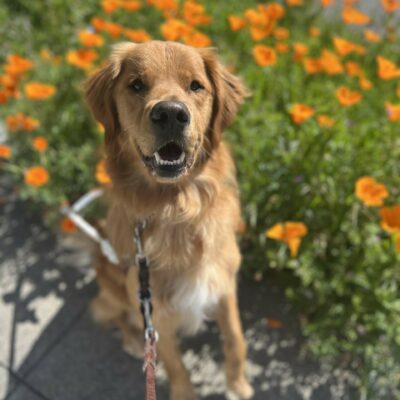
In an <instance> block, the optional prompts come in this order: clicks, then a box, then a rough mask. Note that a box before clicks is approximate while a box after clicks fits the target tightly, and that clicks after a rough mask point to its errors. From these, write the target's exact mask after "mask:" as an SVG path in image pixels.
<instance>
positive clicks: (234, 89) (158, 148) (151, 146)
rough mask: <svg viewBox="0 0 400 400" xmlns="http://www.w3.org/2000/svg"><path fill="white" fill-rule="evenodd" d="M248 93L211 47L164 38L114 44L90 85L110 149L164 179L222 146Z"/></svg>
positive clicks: (92, 102) (185, 170) (91, 99)
mask: <svg viewBox="0 0 400 400" xmlns="http://www.w3.org/2000/svg"><path fill="white" fill-rule="evenodd" d="M244 94H245V90H244V87H243V86H242V84H241V82H240V80H239V79H238V78H236V77H235V76H234V75H232V74H231V73H229V72H228V71H227V70H226V69H225V68H224V67H223V66H222V65H221V64H220V63H219V62H218V60H217V58H216V56H215V54H214V52H213V51H212V50H210V49H201V50H199V49H194V48H192V47H189V46H185V45H182V44H178V43H172V42H160V41H152V42H148V43H144V44H135V43H121V44H118V45H116V46H115V47H114V50H113V52H112V54H111V57H110V59H109V61H108V63H107V64H106V65H105V66H104V67H103V68H102V69H100V70H99V71H97V72H96V73H94V74H93V75H92V76H91V77H90V78H89V79H88V81H87V83H86V98H87V101H88V103H89V106H90V107H91V109H92V112H93V114H94V116H95V118H96V119H97V120H98V121H99V122H101V123H102V124H103V125H104V127H105V131H106V150H107V151H109V152H113V153H114V154H117V153H118V155H119V156H121V154H122V153H123V154H124V157H125V159H129V158H131V159H132V160H133V159H134V160H141V163H135V168H141V169H142V171H143V173H144V174H145V175H146V176H147V177H148V178H149V179H153V180H154V179H155V180H156V181H158V182H166V183H171V182H176V181H177V180H178V179H179V178H180V177H183V176H185V175H187V174H189V173H190V171H191V170H192V169H193V167H194V166H195V165H198V164H199V163H200V162H201V160H204V159H205V158H207V157H208V156H209V155H210V154H211V153H212V152H213V151H214V149H215V148H216V147H218V145H219V142H220V140H221V134H222V131H223V130H224V128H226V127H227V126H228V125H229V124H230V123H231V122H232V120H233V118H234V116H235V115H236V112H237V110H238V108H239V105H240V103H241V102H242V100H243V97H244ZM110 157H111V158H112V155H111V156H110V155H109V158H110ZM109 162H111V161H109ZM126 172H127V171H126Z"/></svg>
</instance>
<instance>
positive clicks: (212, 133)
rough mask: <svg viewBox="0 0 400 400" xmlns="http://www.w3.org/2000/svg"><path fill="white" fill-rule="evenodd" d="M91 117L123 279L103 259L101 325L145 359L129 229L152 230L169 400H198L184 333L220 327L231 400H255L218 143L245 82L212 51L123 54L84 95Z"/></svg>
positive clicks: (233, 196) (233, 218)
mask: <svg viewBox="0 0 400 400" xmlns="http://www.w3.org/2000/svg"><path fill="white" fill-rule="evenodd" d="M85 96H86V100H87V103H88V105H89V108H90V109H91V111H92V113H93V115H94V117H95V118H96V119H97V121H99V122H100V123H101V124H102V125H103V126H104V128H105V153H106V165H107V170H108V172H109V174H110V176H111V179H112V186H111V188H110V190H109V198H108V206H109V208H108V214H107V218H106V223H105V234H106V235H107V237H108V239H109V240H110V242H111V244H112V246H113V247H114V249H115V251H116V252H117V254H118V257H119V259H120V260H121V261H120V265H119V266H118V267H116V266H115V265H112V264H110V263H108V262H107V261H106V260H105V259H104V258H101V257H99V260H98V262H97V281H98V284H99V293H98V295H97V297H96V298H95V299H94V300H93V303H92V311H93V315H94V317H95V319H96V320H98V321H100V322H103V323H109V324H115V325H116V326H118V327H119V329H120V331H121V333H122V337H123V345H124V348H125V350H127V351H128V352H129V353H131V354H134V355H139V356H140V355H141V353H142V347H143V324H142V321H141V315H140V311H139V310H140V304H139V300H138V298H137V292H138V278H137V266H135V265H134V260H135V251H136V250H135V245H134V242H133V229H134V226H135V224H136V223H138V222H139V221H144V220H146V221H147V226H146V229H145V230H144V234H143V243H144V252H145V254H146V256H147V257H148V259H149V260H150V282H151V287H152V290H153V298H154V301H153V304H154V312H153V322H154V326H155V328H156V330H157V331H158V332H159V335H160V338H159V342H158V344H157V348H158V353H159V355H160V358H161V360H162V362H163V364H164V366H165V369H166V371H167V374H168V378H169V382H170V398H171V399H172V400H192V399H195V392H194V389H193V387H192V385H191V383H190V378H189V373H188V371H187V370H186V369H185V366H184V364H183V362H182V359H181V356H180V353H179V343H178V333H179V332H195V331H196V330H197V329H198V328H199V326H200V325H201V322H202V321H203V320H204V319H205V318H214V319H216V321H217V323H218V325H219V328H220V332H221V335H222V339H223V346H224V356H225V366H226V379H227V386H228V390H229V391H231V392H233V393H235V395H236V398H241V399H248V398H251V397H252V393H253V391H252V388H251V386H250V384H249V382H248V380H247V378H246V375H245V365H246V344H245V340H244V337H243V333H242V327H241V322H240V317H239V311H238V305H237V296H236V286H237V285H236V279H237V271H238V269H239V266H240V261H241V256H240V251H239V248H238V244H237V240H236V233H237V231H238V228H239V225H240V221H241V216H240V204H239V191H238V185H237V181H236V176H235V167H234V163H233V160H232V157H231V155H230V152H229V150H228V148H227V146H226V144H225V143H224V142H223V141H222V132H223V131H224V129H225V128H227V127H228V125H229V124H231V123H232V121H233V119H234V117H235V115H236V113H237V112H238V109H239V106H240V104H241V103H242V102H243V100H244V98H245V96H246V89H245V87H244V85H243V83H242V82H241V80H240V79H239V78H238V77H236V76H234V75H233V74H232V73H230V72H229V71H228V70H227V69H226V68H225V67H224V66H223V65H222V64H221V63H220V62H219V61H218V58H217V56H216V54H215V52H214V50H212V49H209V48H207V49H195V48H192V47H189V46H186V45H183V44H179V43H174V42H162V41H150V42H147V43H141V44H136V43H130V42H126V43H120V44H118V45H116V46H115V47H114V48H113V51H112V54H111V56H110V58H109V60H108V62H107V63H106V64H105V65H104V66H103V67H102V68H101V69H100V70H98V71H97V72H95V73H94V74H93V75H91V76H90V77H89V78H88V80H87V81H86V83H85Z"/></svg>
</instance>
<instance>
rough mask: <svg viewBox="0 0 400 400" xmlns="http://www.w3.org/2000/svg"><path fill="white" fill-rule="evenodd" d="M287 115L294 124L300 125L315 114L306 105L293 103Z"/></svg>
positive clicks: (313, 110) (312, 109)
mask: <svg viewBox="0 0 400 400" xmlns="http://www.w3.org/2000/svg"><path fill="white" fill-rule="evenodd" d="M289 113H290V115H291V117H292V120H293V122H294V123H295V124H302V123H303V122H304V121H306V120H307V119H309V118H311V117H312V116H313V115H314V114H315V109H314V108H312V107H310V106H307V105H306V104H300V103H294V104H293V107H292V108H291V109H290V112H289Z"/></svg>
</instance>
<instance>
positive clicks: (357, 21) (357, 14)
mask: <svg viewBox="0 0 400 400" xmlns="http://www.w3.org/2000/svg"><path fill="white" fill-rule="evenodd" d="M342 18H343V21H344V22H345V23H346V24H354V25H365V24H368V23H369V22H370V21H371V18H370V17H369V16H368V15H366V14H364V13H362V12H361V11H359V10H356V9H355V8H353V7H344V8H343V12H342Z"/></svg>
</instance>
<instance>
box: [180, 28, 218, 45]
mask: <svg viewBox="0 0 400 400" xmlns="http://www.w3.org/2000/svg"><path fill="white" fill-rule="evenodd" d="M183 39H184V41H185V43H186V44H187V45H189V46H192V47H208V46H211V39H210V38H209V37H208V36H207V35H206V34H204V33H201V32H198V31H195V32H192V33H190V34H189V35H187V36H185V37H184V38H183Z"/></svg>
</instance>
